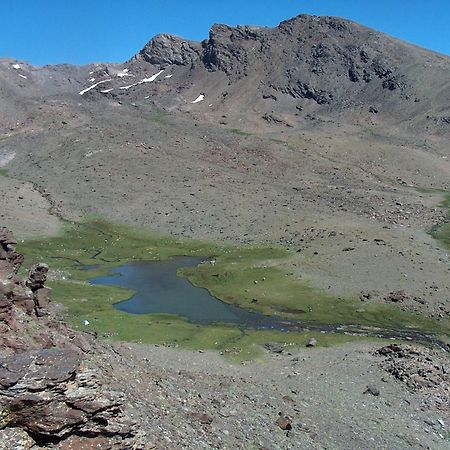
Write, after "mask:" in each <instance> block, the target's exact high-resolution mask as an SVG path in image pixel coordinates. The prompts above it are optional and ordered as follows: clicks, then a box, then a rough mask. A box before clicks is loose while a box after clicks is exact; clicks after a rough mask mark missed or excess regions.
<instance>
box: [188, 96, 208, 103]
mask: <svg viewBox="0 0 450 450" xmlns="http://www.w3.org/2000/svg"><path fill="white" fill-rule="evenodd" d="M203 100H205V94H200V95H199V96H198V97H197V98H196V99H195V100H194V101H193V102H191V103H200V102H202V101H203Z"/></svg>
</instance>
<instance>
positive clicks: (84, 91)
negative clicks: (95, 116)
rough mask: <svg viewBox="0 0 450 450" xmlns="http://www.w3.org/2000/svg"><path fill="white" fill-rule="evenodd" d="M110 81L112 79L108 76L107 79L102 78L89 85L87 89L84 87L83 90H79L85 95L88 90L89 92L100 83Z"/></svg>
mask: <svg viewBox="0 0 450 450" xmlns="http://www.w3.org/2000/svg"><path fill="white" fill-rule="evenodd" d="M108 81H111V78H108V79H107V80H102V81H99V82H98V83H95V84H93V85H92V86H89V87H88V88H86V89H83V90H82V91H81V92H79V93H78V94H79V95H84V94H86V92H89V91H90V90H91V89H94V88H95V87H97V86H98V85H99V84H103V83H107V82H108Z"/></svg>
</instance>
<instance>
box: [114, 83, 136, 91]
mask: <svg viewBox="0 0 450 450" xmlns="http://www.w3.org/2000/svg"><path fill="white" fill-rule="evenodd" d="M138 84H139V83H134V84H129V85H128V86H121V87H120V88H119V89H125V90H128V89H130V88H132V87H133V86H137V85H138Z"/></svg>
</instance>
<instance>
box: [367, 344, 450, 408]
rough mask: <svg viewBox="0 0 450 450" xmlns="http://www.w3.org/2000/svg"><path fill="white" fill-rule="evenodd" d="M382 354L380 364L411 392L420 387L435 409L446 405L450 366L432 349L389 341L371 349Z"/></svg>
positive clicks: (448, 403) (449, 403) (449, 400)
mask: <svg viewBox="0 0 450 450" xmlns="http://www.w3.org/2000/svg"><path fill="white" fill-rule="evenodd" d="M375 355H377V356H381V357H382V358H383V360H382V362H381V363H380V366H381V367H382V368H383V369H384V370H385V371H386V372H387V373H389V374H390V375H392V376H393V377H394V378H395V379H397V380H398V381H400V382H402V383H404V384H405V385H406V386H407V388H408V389H409V390H411V391H412V392H417V391H422V392H423V393H424V394H425V396H428V399H427V402H428V403H429V402H432V403H435V404H436V406H437V407H438V408H439V409H442V410H445V411H448V410H449V408H450V369H449V367H448V365H447V364H445V363H443V362H442V360H441V359H438V354H437V352H436V351H435V350H430V349H426V348H425V347H421V348H419V347H413V346H409V345H399V344H389V345H386V346H384V347H382V348H380V349H378V350H377V351H376V352H375Z"/></svg>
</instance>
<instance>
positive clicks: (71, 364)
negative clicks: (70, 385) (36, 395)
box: [0, 349, 81, 391]
mask: <svg viewBox="0 0 450 450" xmlns="http://www.w3.org/2000/svg"><path fill="white" fill-rule="evenodd" d="M80 363H81V355H80V354H79V353H77V352H75V351H73V350H58V349H44V350H35V351H30V352H25V353H20V354H18V355H14V356H11V357H8V358H3V359H0V385H1V386H3V387H5V388H10V387H12V386H14V389H24V390H30V391H33V390H38V389H42V388H44V387H47V386H51V385H54V384H57V383H61V382H63V381H66V380H68V379H70V378H71V377H72V376H73V374H74V373H75V372H76V371H77V370H78V368H79V367H80Z"/></svg>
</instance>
